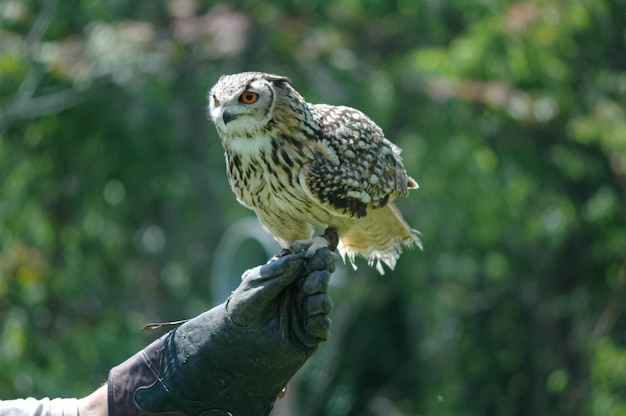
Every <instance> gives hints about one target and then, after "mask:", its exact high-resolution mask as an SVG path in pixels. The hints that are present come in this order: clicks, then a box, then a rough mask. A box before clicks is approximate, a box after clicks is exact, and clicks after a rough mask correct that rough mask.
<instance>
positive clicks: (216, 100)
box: [213, 97, 220, 107]
mask: <svg viewBox="0 0 626 416" xmlns="http://www.w3.org/2000/svg"><path fill="white" fill-rule="evenodd" d="M213 105H214V106H216V107H219V105H220V100H218V99H217V98H216V97H213Z"/></svg>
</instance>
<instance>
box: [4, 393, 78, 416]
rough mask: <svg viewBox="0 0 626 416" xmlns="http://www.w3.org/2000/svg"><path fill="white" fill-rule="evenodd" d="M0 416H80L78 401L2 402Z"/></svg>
mask: <svg viewBox="0 0 626 416" xmlns="http://www.w3.org/2000/svg"><path fill="white" fill-rule="evenodd" d="M0 416H78V399H52V400H50V399H49V398H47V397H46V398H44V399H41V400H38V399H34V398H32V397H29V398H28V399H17V400H0Z"/></svg>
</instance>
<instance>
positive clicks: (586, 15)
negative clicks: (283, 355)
mask: <svg viewBox="0 0 626 416" xmlns="http://www.w3.org/2000/svg"><path fill="white" fill-rule="evenodd" d="M625 15H626V4H624V3H623V2H620V1H618V0H613V1H611V0H598V1H590V0H589V1H582V2H581V1H574V0H565V1H562V2H558V3H553V2H552V3H551V2H546V1H542V0H531V1H527V2H517V3H511V2H506V1H492V2H473V3H472V2H434V1H428V2H418V1H412V0H397V1H387V0H351V1H345V0H340V1H336V0H335V1H327V0H324V1H319V2H305V1H298V0H293V1H287V0H280V1H277V2H271V3H270V2H254V1H244V2H240V4H239V5H238V6H233V5H228V4H226V3H224V4H221V3H217V2H199V1H196V0H167V1H165V0H163V1H159V2H149V3H147V2H125V1H114V2H89V1H87V2H79V3H72V2H60V1H58V0H7V1H5V2H3V3H2V4H0V179H1V182H0V183H1V185H0V368H2V371H1V372H0V397H2V398H11V397H17V396H26V395H35V396H70V395H80V394H84V393H87V392H89V391H91V390H93V389H94V388H95V387H96V386H97V385H98V384H99V383H101V382H102V381H103V380H104V379H105V377H106V374H107V371H108V369H109V368H110V367H111V366H113V365H115V364H117V363H118V362H121V361H122V360H124V359H125V358H126V357H127V356H129V355H130V354H131V353H133V352H134V351H135V350H136V349H138V348H140V347H142V346H143V345H145V344H146V343H147V342H148V341H149V339H151V338H154V337H155V336H156V335H152V334H148V335H147V336H146V335H144V334H142V333H141V332H140V331H139V328H141V326H142V325H143V324H144V323H146V322H149V321H155V320H170V319H180V318H185V317H189V316H192V315H194V314H197V313H199V312H200V311H202V310H204V309H206V308H208V307H210V306H211V301H210V300H209V299H211V297H212V296H213V295H214V294H213V293H211V292H212V290H211V287H215V285H212V284H211V280H215V279H218V278H220V277H222V276H216V275H212V274H211V272H210V271H211V267H212V265H213V264H214V263H215V262H213V256H214V254H213V253H215V252H216V250H218V244H219V241H220V237H221V236H222V234H224V232H225V230H226V229H227V228H228V227H229V225H231V224H232V223H234V222H235V221H236V220H238V219H239V218H242V217H246V216H249V215H250V213H249V212H248V211H247V210H245V209H244V208H241V207H239V206H238V204H237V203H236V202H235V199H234V197H233V196H232V194H231V192H230V190H229V189H228V185H227V182H226V177H225V174H224V162H223V159H222V151H221V146H220V145H219V143H218V142H217V135H216V133H215V132H214V130H213V128H212V126H210V125H209V124H208V122H207V121H206V117H205V115H204V111H205V105H206V103H205V95H206V91H207V90H208V89H209V88H210V86H211V85H212V84H213V83H214V82H215V80H216V79H217V78H218V77H219V75H220V74H222V73H229V72H238V71H243V70H262V71H267V72H275V73H280V74H285V75H288V76H290V77H291V78H292V80H293V82H294V85H295V86H296V88H297V89H298V90H299V91H301V92H302V93H303V95H304V96H305V97H306V98H307V99H308V100H310V101H312V102H327V103H331V104H343V105H350V106H353V107H356V108H359V109H361V110H362V111H364V112H365V113H367V114H369V115H370V116H371V117H372V118H373V119H374V120H375V121H376V122H377V123H378V124H379V125H381V127H383V129H384V130H385V132H386V134H387V136H388V137H389V138H390V139H391V140H392V141H394V142H395V143H397V144H398V145H399V146H400V147H402V148H403V149H404V152H403V157H404V160H405V164H406V166H407V170H408V171H409V173H410V174H411V175H412V176H413V177H415V178H416V179H417V180H418V182H419V183H420V185H421V189H420V190H419V191H417V192H416V193H413V194H412V195H411V197H410V198H409V199H407V200H403V201H400V205H401V209H402V210H403V212H405V216H406V217H407V220H408V221H409V223H411V224H412V225H413V226H415V227H416V228H418V229H419V230H420V231H421V232H422V234H423V240H424V246H425V249H424V251H423V252H410V253H406V254H405V255H404V256H403V257H402V259H401V260H400V262H399V265H398V268H397V270H396V271H395V272H393V273H389V275H388V276H387V275H386V276H384V278H380V277H379V276H377V275H375V274H374V273H372V272H371V271H370V270H369V269H368V268H367V267H366V266H365V265H364V264H363V265H362V266H361V267H360V268H359V269H358V271H356V272H348V276H347V278H346V279H342V278H341V275H337V276H336V279H335V281H336V282H337V286H336V287H335V288H334V293H333V298H334V299H335V303H336V311H335V312H334V317H335V322H334V327H333V338H332V339H331V341H329V342H328V343H327V344H326V345H324V346H323V347H322V348H321V350H320V352H319V354H317V355H316V356H315V357H314V359H313V361H312V362H310V363H309V364H308V365H307V366H306V367H305V369H304V371H303V372H302V373H301V374H300V375H299V377H298V379H297V383H296V384H294V387H293V388H291V389H290V390H289V395H290V396H291V397H293V398H295V399H296V400H294V401H292V402H290V403H289V406H296V407H295V408H294V407H292V408H289V409H287V412H288V413H290V414H300V415H311V416H312V415H322V414H324V415H410V414H438V415H447V414H450V415H489V414H499V415H509V414H510V415H526V414H536V415H542V414H594V415H607V414H608V415H618V414H622V413H624V411H626V410H625V409H626V400H625V399H624V397H625V396H624V387H623V381H622V380H623V378H624V372H625V370H624V368H623V367H624V365H623V362H624V356H625V355H626V338H625V337H624V333H625V332H624V331H625V330H626V324H625V321H624V318H623V312H622V305H623V304H624V301H625V299H624V293H625V285H626V256H625V253H626V206H625V196H626V179H625V174H626V111H625V110H624V108H626V102H625V101H626V100H625V97H626V31H625V29H624V24H623V16H625ZM250 233H251V235H255V233H256V231H254V230H251V232H250ZM224 244H225V243H224ZM218 252H219V253H222V254H224V253H228V250H226V251H225V249H224V246H222V247H220V249H219V251H218ZM230 253H231V254H230V255H231V256H237V257H244V258H250V259H257V258H258V256H259V250H258V248H253V247H248V246H246V245H242V246H241V247H240V248H239V249H238V250H237V249H236V248H235V249H232V250H231V251H230ZM222 254H220V256H221V255H222ZM239 264H242V263H239ZM224 277H225V276H224ZM283 410H284V409H283ZM278 411H280V410H279V409H277V412H278Z"/></svg>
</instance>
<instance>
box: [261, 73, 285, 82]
mask: <svg viewBox="0 0 626 416" xmlns="http://www.w3.org/2000/svg"><path fill="white" fill-rule="evenodd" d="M265 79H266V80H268V81H270V82H275V83H285V84H291V79H289V77H284V76H282V75H274V74H266V75H265Z"/></svg>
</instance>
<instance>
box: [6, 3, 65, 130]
mask: <svg viewBox="0 0 626 416" xmlns="http://www.w3.org/2000/svg"><path fill="white" fill-rule="evenodd" d="M57 5H58V0H44V1H43V5H42V8H41V10H40V12H39V15H38V16H37V18H36V19H35V22H34V23H33V26H32V27H31V28H30V31H29V32H28V35H27V36H26V51H25V55H26V57H27V60H28V61H29V64H30V69H29V73H28V75H26V78H25V79H24V80H23V81H22V83H21V84H20V86H19V88H18V89H17V92H16V93H15V95H14V96H13V98H11V99H10V100H9V102H8V103H7V105H6V107H5V108H6V109H5V111H4V114H3V117H2V122H0V134H4V132H5V131H6V130H7V129H8V128H9V126H10V125H11V123H12V122H13V121H15V120H17V119H24V118H32V117H38V116H41V115H46V114H51V113H53V112H55V111H60V110H62V109H65V108H68V107H70V106H71V105H74V104H75V100H67V97H66V96H68V94H67V92H65V91H64V92H63V93H58V94H52V95H49V96H45V97H39V98H35V99H33V98H32V97H33V94H34V93H35V91H36V90H37V86H38V85H39V82H40V81H41V77H42V75H43V72H44V71H43V70H42V69H41V68H40V67H39V66H37V65H35V58H34V53H33V48H34V47H35V45H37V44H39V43H40V42H41V39H42V38H43V35H44V34H45V33H46V31H47V30H48V27H49V26H50V22H51V21H52V18H53V17H54V14H55V12H56V10H57ZM59 94H61V95H59Z"/></svg>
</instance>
